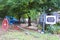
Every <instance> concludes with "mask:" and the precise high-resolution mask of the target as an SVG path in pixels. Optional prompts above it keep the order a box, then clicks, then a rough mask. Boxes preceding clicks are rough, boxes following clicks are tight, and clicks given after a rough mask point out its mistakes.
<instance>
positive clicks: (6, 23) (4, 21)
mask: <svg viewBox="0 0 60 40" xmlns="http://www.w3.org/2000/svg"><path fill="white" fill-rule="evenodd" d="M8 28H9V23H8V19H7V18H4V20H3V22H2V30H3V31H7V30H8Z"/></svg>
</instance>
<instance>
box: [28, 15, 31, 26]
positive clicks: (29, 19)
mask: <svg viewBox="0 0 60 40" xmlns="http://www.w3.org/2000/svg"><path fill="white" fill-rule="evenodd" d="M28 26H31V17H30V16H28Z"/></svg>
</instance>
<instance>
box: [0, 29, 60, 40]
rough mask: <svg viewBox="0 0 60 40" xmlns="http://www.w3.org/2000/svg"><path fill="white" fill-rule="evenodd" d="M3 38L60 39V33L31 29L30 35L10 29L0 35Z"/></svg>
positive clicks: (19, 39)
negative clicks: (41, 32)
mask: <svg viewBox="0 0 60 40" xmlns="http://www.w3.org/2000/svg"><path fill="white" fill-rule="evenodd" d="M0 39H1V40H60V38H59V36H58V35H52V34H40V33H37V32H34V31H31V32H30V34H29V35H27V34H25V32H24V31H15V30H14V31H8V32H6V33H5V34H4V35H2V36H1V37H0Z"/></svg>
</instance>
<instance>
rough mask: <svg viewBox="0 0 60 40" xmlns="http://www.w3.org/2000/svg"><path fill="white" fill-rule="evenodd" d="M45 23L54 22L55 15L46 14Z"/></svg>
mask: <svg viewBox="0 0 60 40" xmlns="http://www.w3.org/2000/svg"><path fill="white" fill-rule="evenodd" d="M46 24H56V16H53V15H48V16H46Z"/></svg>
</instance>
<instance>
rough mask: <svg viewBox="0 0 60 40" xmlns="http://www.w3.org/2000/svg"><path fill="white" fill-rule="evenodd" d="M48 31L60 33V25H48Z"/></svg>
mask: <svg viewBox="0 0 60 40" xmlns="http://www.w3.org/2000/svg"><path fill="white" fill-rule="evenodd" d="M47 31H48V32H50V33H53V34H60V26H57V25H52V26H47Z"/></svg>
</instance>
